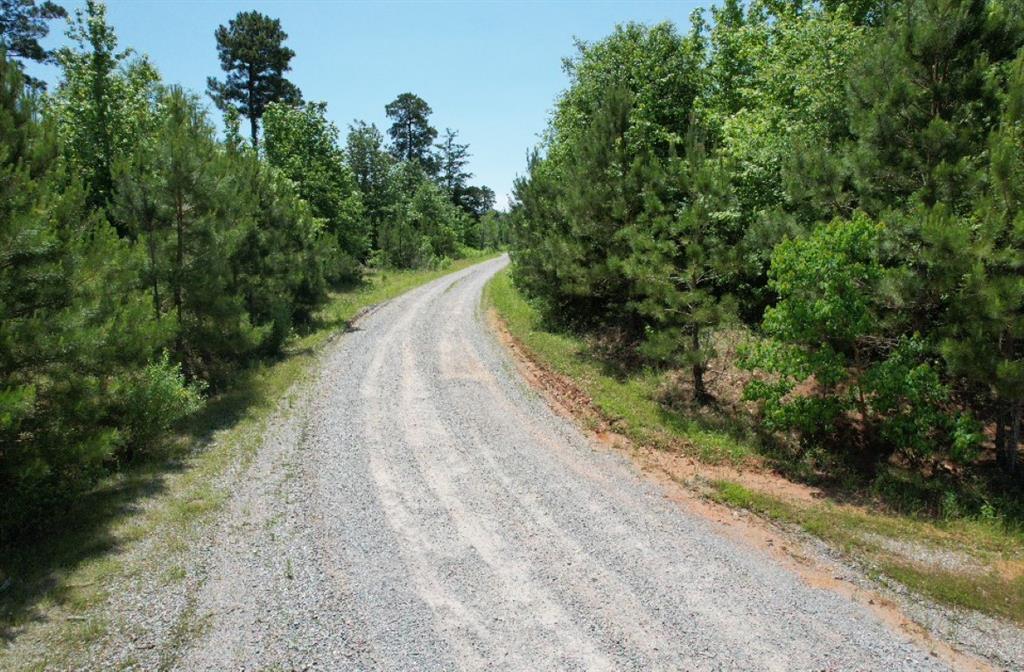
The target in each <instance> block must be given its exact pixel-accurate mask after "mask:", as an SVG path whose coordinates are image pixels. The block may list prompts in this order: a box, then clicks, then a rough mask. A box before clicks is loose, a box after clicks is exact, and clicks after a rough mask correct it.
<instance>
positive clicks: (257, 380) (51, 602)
mask: <svg viewBox="0 0 1024 672" xmlns="http://www.w3.org/2000/svg"><path fill="white" fill-rule="evenodd" d="M493 256H494V254H493V253H479V254H477V255H475V256H472V257H469V258H466V259H460V260H458V261H456V262H453V263H452V264H451V265H449V266H448V267H447V268H444V269H441V270H431V271H385V272H375V273H373V274H372V275H370V276H369V277H368V278H367V281H366V282H365V283H364V284H363V285H361V286H359V287H357V288H355V289H352V290H350V291H344V292H337V293H334V294H333V295H332V296H331V299H330V302H329V303H328V304H327V305H326V306H325V307H324V309H323V310H322V311H321V313H320V314H319V315H318V319H317V321H316V323H315V325H314V327H313V328H312V329H310V331H309V332H308V333H305V334H301V335H296V336H295V337H294V338H293V339H292V340H291V342H290V343H289V344H288V346H287V348H286V350H285V353H284V355H283V356H282V357H280V358H279V359H277V360H275V361H273V362H267V363H263V364H259V365H256V366H253V367H251V368H250V369H248V370H246V371H245V372H244V373H243V374H241V375H240V376H239V377H238V379H237V380H236V381H235V383H234V384H233V385H232V387H231V389H230V390H229V391H227V392H225V393H223V394H221V395H219V396H217V397H215V398H213V399H211V400H209V402H208V404H207V405H206V408H205V409H204V410H203V411H202V412H201V413H200V414H198V415H197V416H196V417H193V418H191V419H190V420H189V421H188V422H187V423H186V425H185V426H183V427H182V428H181V432H180V434H179V435H178V436H177V437H176V438H175V440H173V441H170V442H168V444H167V445H166V446H165V447H164V448H163V450H162V452H161V453H160V454H158V455H152V456H151V457H150V459H147V460H145V461H140V463H139V464H136V465H132V466H130V467H128V468H126V469H124V470H122V471H120V472H119V473H117V474H115V475H113V476H111V477H109V478H107V479H105V480H104V481H102V482H101V483H100V484H99V485H98V486H97V487H96V488H95V489H93V490H92V491H91V492H90V493H88V495H87V496H85V497H84V498H82V500H81V501H79V502H78V503H77V505H76V506H75V507H74V509H73V510H72V511H70V512H69V513H68V515H67V516H66V517H65V518H64V519H63V520H61V521H60V523H59V526H58V525H54V527H53V529H51V530H48V531H45V532H41V533H40V534H39V536H38V538H37V539H35V540H32V541H31V542H25V541H22V542H21V543H19V544H18V545H17V546H14V547H10V548H5V549H0V550H2V553H0V586H2V588H0V647H2V648H0V669H17V670H26V669H52V668H65V667H69V664H68V663H69V662H71V657H72V656H73V655H74V654H75V653H76V652H79V653H80V652H81V651H82V650H84V649H85V647H88V646H89V645H90V644H92V643H93V642H96V641H99V640H101V639H102V638H103V636H104V635H105V634H106V632H107V629H108V627H110V624H109V623H107V622H105V621H104V619H103V617H102V615H100V613H99V612H101V611H102V610H100V609H96V607H98V606H100V605H102V604H103V603H104V602H105V600H106V598H107V595H108V592H107V591H108V587H109V586H110V584H111V583H112V582H113V581H114V580H115V579H118V578H124V577H131V576H138V575H147V576H146V578H147V580H150V581H155V582H166V583H170V582H175V581H181V580H183V579H184V578H185V576H186V574H187V571H186V568H185V567H184V566H182V559H183V558H186V557H187V550H188V549H189V547H190V544H191V543H192V542H193V541H194V540H195V538H196V537H197V535H198V534H199V531H200V530H201V529H202V523H203V522H204V521H208V520H209V519H210V518H211V517H212V516H213V515H214V513H215V512H216V511H217V510H218V509H219V508H220V506H221V505H222V504H223V503H224V501H225V500H226V499H227V496H228V493H227V492H225V491H223V489H221V488H218V487H217V485H216V483H217V481H218V477H219V476H220V475H221V474H223V473H225V470H226V469H228V468H229V467H230V466H231V465H234V464H237V463H239V462H240V461H241V462H243V463H244V462H245V461H246V460H248V459H249V458H250V457H251V455H252V454H253V453H254V451H255V450H256V449H257V448H258V447H259V445H260V440H261V438H262V435H263V429H264V427H265V424H266V422H267V420H268V419H269V418H270V416H271V415H272V413H273V411H274V410H275V409H276V408H277V407H278V405H279V404H280V403H281V402H282V400H283V399H287V397H286V395H287V394H288V391H289V390H294V389H298V388H297V384H300V383H302V382H303V381H304V380H305V379H307V378H308V374H309V372H310V370H311V368H312V367H313V365H314V364H315V362H316V359H317V355H318V353H319V351H320V349H321V348H322V346H323V345H324V344H325V343H326V342H327V341H328V340H330V338H331V337H333V336H334V335H335V334H338V333H339V332H341V331H343V330H344V329H345V328H346V327H347V325H348V324H349V322H350V321H351V320H352V319H353V318H354V317H355V316H356V315H357V314H358V313H359V312H360V311H361V310H363V309H364V308H366V307H368V306H371V305H373V304H376V303H380V302H382V301H386V300H388V299H391V298H393V297H395V296H398V295H399V294H402V293H403V292H405V291H408V290H409V289H412V288H414V287H416V286H418V285H421V284H423V283H426V282H429V281H430V280H434V279H436V278H438V277H441V276H442V275H445V274H447V273H451V272H453V271H456V270H460V269H462V268H465V267H467V266H470V265H472V264H474V263H478V262H480V261H483V260H484V259H487V258H491V257H493ZM139 542H146V543H145V544H144V545H145V546H146V550H145V552H144V553H142V554H129V553H127V551H128V549H130V548H134V547H136V545H137V544H138V543H139ZM140 555H141V556H144V557H138V556H140Z"/></svg>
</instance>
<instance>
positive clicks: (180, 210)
mask: <svg viewBox="0 0 1024 672" xmlns="http://www.w3.org/2000/svg"><path fill="white" fill-rule="evenodd" d="M174 201H175V202H174V217H175V224H176V228H177V232H178V241H177V243H178V250H177V255H176V260H175V263H176V265H177V267H176V268H175V269H174V308H175V310H176V311H177V313H178V334H179V340H180V334H181V325H182V321H181V316H182V307H181V304H182V297H181V278H182V275H183V273H184V265H185V208H184V205H183V204H182V202H181V195H180V194H179V195H178V196H177V197H176V198H175V199H174Z"/></svg>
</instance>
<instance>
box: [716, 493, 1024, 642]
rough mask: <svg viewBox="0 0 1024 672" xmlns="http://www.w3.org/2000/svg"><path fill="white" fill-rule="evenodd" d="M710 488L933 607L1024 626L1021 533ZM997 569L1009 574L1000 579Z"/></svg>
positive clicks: (986, 524)
mask: <svg viewBox="0 0 1024 672" xmlns="http://www.w3.org/2000/svg"><path fill="white" fill-rule="evenodd" d="M711 485H712V491H711V493H710V496H711V498H712V499H714V500H716V501H718V502H720V503H723V504H727V505H729V506H733V507H737V508H742V509H747V510H749V511H752V512H754V513H756V514H758V515H761V516H763V517H765V518H769V519H771V520H774V521H777V522H782V523H787V524H790V525H795V526H798V527H800V528H802V529H803V530H805V531H807V532H810V533H811V534H813V535H815V536H817V537H820V538H822V539H825V540H826V541H828V542H830V543H831V544H832V545H834V546H836V547H838V548H840V549H842V550H843V551H844V552H846V553H847V554H849V555H851V556H853V557H856V558H858V559H859V560H861V561H866V562H867V563H868V565H869V566H870V567H873V568H874V569H875V570H876V571H878V572H880V573H881V574H884V575H885V576H888V577H890V578H892V579H895V580H896V581H899V582H900V583H902V584H904V585H905V586H907V587H908V588H910V589H911V590H914V591H916V592H918V593H920V594H922V595H925V596H927V597H929V598H931V599H933V600H936V601H938V602H941V603H944V604H949V605H953V606H957V607H964V608H968V609H974V610H977V611H980V612H983V613H986V614H990V615H994V616H1000V617H1003V618H1006V619H1009V620H1011V621H1014V622H1016V623H1018V624H1021V625H1024V573H1022V569H1024V538H1022V535H1021V533H1020V531H1019V530H1007V529H1005V528H1004V527H1003V526H1000V525H997V524H993V523H990V522H987V521H977V520H975V521H967V520H959V521H956V522H955V523H954V524H951V525H948V526H944V525H943V524H941V523H937V522H933V521H927V520H917V519H913V518H910V517H906V516H892V515H885V514H880V513H873V512H868V511H863V510H860V509H852V508H849V507H841V506H838V505H835V504H832V503H829V502H825V503H822V504H813V505H805V504H795V503H793V502H790V501H784V500H782V499H780V498H778V497H775V496H772V495H768V494H765V493H762V492H756V491H754V490H751V489H750V488H747V487H745V486H743V485H741V484H739V483H735V482H733V481H724V480H721V481H715V482H713V483H712V484H711ZM885 540H893V541H895V542H899V543H901V544H903V546H906V547H907V549H908V550H906V551H903V550H894V548H893V547H891V546H890V545H888V544H887V543H885ZM908 542H909V546H908V545H907V544H908ZM898 548H899V547H898ZM930 550H931V551H934V550H938V551H946V552H949V553H952V554H955V555H954V556H953V557H960V556H963V557H964V558H965V559H967V560H969V561H971V563H972V564H973V563H976V564H977V567H978V568H987V569H972V568H970V567H961V568H958V569H956V570H951V569H950V568H945V567H936V566H933V565H932V564H930V563H929V562H928V561H927V559H926V558H927V553H928V551H930ZM922 553H923V554H925V558H922V557H921V555H920V554H922ZM997 563H1002V564H1003V566H1004V567H1006V568H1007V570H1006V571H1003V572H1000V571H998V570H997V568H996V564H997Z"/></svg>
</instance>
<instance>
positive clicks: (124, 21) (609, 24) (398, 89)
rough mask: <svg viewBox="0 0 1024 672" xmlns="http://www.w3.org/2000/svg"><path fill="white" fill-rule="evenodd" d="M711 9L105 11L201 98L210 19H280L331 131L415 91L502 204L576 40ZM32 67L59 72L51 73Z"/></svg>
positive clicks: (58, 30)
mask: <svg viewBox="0 0 1024 672" xmlns="http://www.w3.org/2000/svg"><path fill="white" fill-rule="evenodd" d="M58 1H59V2H60V0H58ZM61 4H63V5H64V6H66V7H68V8H69V9H73V8H75V7H80V6H81V5H82V4H84V3H79V2H73V1H71V0H64V1H63V2H61ZM708 4H710V3H703V2H697V1H693V0H687V1H679V2H653V1H652V2H643V1H634V2H390V3H363V2H332V1H328V0H288V1H279V2H235V1H234V0H207V1H184V0H122V1H120V2H119V1H117V0H114V1H111V2H108V10H107V12H108V18H109V20H110V22H111V23H112V24H113V26H114V27H115V29H116V30H117V34H118V37H119V39H120V42H121V45H122V46H129V47H132V48H134V49H135V50H137V51H140V52H143V53H146V54H148V55H149V56H150V58H151V59H152V60H153V62H154V63H155V64H156V66H157V67H158V68H159V70H160V72H161V74H162V75H163V78H164V80H165V81H167V82H172V83H178V84H182V85H183V86H185V87H187V88H190V89H193V90H195V91H199V92H203V91H205V88H206V77H207V76H208V75H218V76H219V75H220V69H219V64H218V61H217V55H216V48H215V44H214V38H213V31H214V30H215V29H216V27H217V26H218V25H220V24H222V23H227V21H228V20H229V19H230V18H232V17H234V16H235V15H236V14H237V13H238V12H239V11H244V10H249V9H257V10H259V11H261V12H263V13H265V14H269V15H270V16H273V17H276V18H279V19H281V23H282V25H283V27H284V29H285V31H286V32H287V33H288V45H289V46H290V47H291V48H292V49H294V50H295V52H296V56H295V58H294V59H293V61H292V73H291V79H292V81H294V82H295V83H296V84H297V85H298V86H299V87H300V88H301V89H302V93H303V95H304V97H305V98H306V99H307V100H323V101H326V102H327V106H328V115H329V116H330V118H331V119H332V120H333V121H334V122H335V123H336V124H337V125H338V126H339V128H341V129H342V132H344V131H345V129H346V128H347V126H348V124H349V123H350V122H351V121H352V120H353V119H365V120H367V121H371V122H375V123H376V124H377V125H378V126H380V127H381V128H385V127H386V125H387V119H386V117H385V116H384V105H385V104H386V103H387V102H389V101H390V100H392V99H393V98H394V97H395V96H396V95H397V94H399V93H402V92H404V91H412V92H413V93H416V94H417V95H419V96H421V97H422V98H424V99H425V100H426V101H427V102H428V103H429V104H430V105H431V107H432V108H433V109H434V115H433V117H432V121H433V124H434V126H436V127H437V128H438V129H439V130H441V131H443V130H444V128H445V127H451V128H453V129H456V130H458V131H459V136H460V139H461V141H462V142H468V143H469V145H470V151H471V152H472V154H473V158H472V160H471V166H470V167H471V169H472V171H473V172H474V173H475V175H476V176H475V178H474V182H476V183H482V184H486V185H488V186H490V187H491V188H492V189H494V190H495V192H496V193H497V194H498V205H499V207H501V206H504V203H505V195H506V194H507V193H508V192H509V191H510V190H511V187H512V180H513V179H514V178H515V176H516V174H518V173H521V172H522V170H523V168H524V166H525V157H526V151H527V149H528V148H529V147H532V146H533V145H535V144H536V142H537V138H538V135H539V134H540V133H541V132H542V131H543V130H544V127H545V125H546V123H547V119H548V115H549V113H550V110H551V107H552V104H553V101H554V100H555V98H556V96H557V95H558V93H559V92H560V91H561V90H563V89H564V88H565V86H566V79H565V75H564V74H563V73H562V70H561V61H562V58H563V57H564V56H568V55H570V54H572V53H573V37H574V36H576V37H580V38H582V39H584V40H596V39H600V38H601V37H603V36H605V35H607V34H608V33H610V32H611V30H612V29H613V28H614V26H615V24H616V23H624V22H627V21H639V22H643V23H657V22H659V21H662V20H666V19H667V20H671V21H673V22H675V23H676V25H677V26H678V27H679V28H680V30H685V29H686V27H687V26H688V24H689V21H688V17H689V15H690V12H691V11H692V10H693V9H694V8H695V7H698V6H707V5H708ZM63 32H64V26H63V25H61V24H59V23H55V24H54V27H53V29H52V30H51V35H50V38H48V39H47V43H48V44H49V45H50V46H54V45H57V44H60V43H62V42H63V41H64V40H63ZM30 70H31V72H32V73H33V74H34V75H35V76H37V77H42V78H43V79H46V80H48V81H51V82H53V81H55V79H56V77H57V72H56V69H54V68H52V67H38V66H36V67H32V68H31V69H30ZM211 107H212V106H211ZM218 116H219V115H218Z"/></svg>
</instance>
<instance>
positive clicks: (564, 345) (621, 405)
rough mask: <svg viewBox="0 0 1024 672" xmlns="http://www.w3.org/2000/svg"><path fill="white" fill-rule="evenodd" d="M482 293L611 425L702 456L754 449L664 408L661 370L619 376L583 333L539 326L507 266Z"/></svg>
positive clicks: (745, 456)
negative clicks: (659, 397) (593, 351)
mask: <svg viewBox="0 0 1024 672" xmlns="http://www.w3.org/2000/svg"><path fill="white" fill-rule="evenodd" d="M484 294H485V300H486V301H487V302H488V304H489V305H490V306H492V307H493V308H494V309H495V310H497V312H498V314H499V315H501V317H502V318H503V319H504V321H505V323H506V325H507V327H508V330H509V332H510V333H511V334H512V335H513V336H514V337H515V338H516V339H518V340H519V341H520V342H521V343H522V344H523V345H524V346H526V348H528V349H529V350H530V352H532V353H533V354H534V355H535V356H536V357H537V358H538V359H539V360H540V361H541V362H543V363H544V365H545V366H548V367H550V368H551V369H552V370H554V371H556V372H558V373H560V374H562V375H565V376H568V377H569V378H571V379H572V380H573V381H574V382H575V383H576V384H577V385H578V386H579V387H580V389H581V390H583V392H585V393H586V394H587V395H588V396H589V397H590V398H591V400H592V401H593V404H594V406H595V407H596V408H597V410H598V411H599V412H600V414H601V415H602V416H603V417H604V418H605V419H606V420H608V421H609V422H610V423H611V425H612V426H613V427H614V429H615V430H616V431H618V432H621V433H622V434H624V435H625V436H627V437H629V438H630V439H632V440H634V441H638V442H640V443H644V444H647V445H654V446H658V447H669V446H677V447H681V448H683V449H685V450H687V451H689V452H693V453H694V454H695V456H696V457H699V458H700V459H701V460H703V461H705V462H711V463H718V462H728V463H732V464H743V463H745V462H746V461H748V460H749V459H750V457H751V456H753V455H754V453H755V450H754V447H753V446H752V445H751V444H750V443H749V442H747V441H744V440H742V439H738V438H736V436H734V433H732V432H728V431H723V430H717V429H714V428H710V427H707V426H705V424H704V423H702V422H699V421H697V420H694V419H691V418H686V417H684V416H683V415H680V414H678V413H672V412H668V411H666V410H665V408H664V407H663V406H662V405H661V404H660V403H658V401H657V391H658V389H659V387H660V386H661V385H662V384H663V382H664V376H663V374H662V373H660V372H656V371H652V370H646V371H638V372H634V373H631V374H629V375H626V376H622V375H620V374H618V372H614V371H612V370H611V368H610V367H609V366H607V364H606V363H604V362H601V361H600V360H598V359H597V358H595V357H593V356H591V355H590V354H589V353H588V349H587V344H586V342H585V341H584V340H583V339H582V338H579V337H576V336H573V335H569V334H564V333H556V332H553V331H549V330H546V329H544V327H543V325H542V322H541V316H540V314H539V313H538V312H537V310H536V309H535V308H534V307H533V306H531V305H530V304H529V303H527V302H526V300H524V299H523V297H522V295H520V294H519V292H518V291H516V289H515V287H514V286H513V285H512V281H511V277H510V275H509V272H508V270H507V269H506V270H504V271H502V272H500V273H498V274H497V275H496V276H495V277H494V278H493V279H492V280H491V281H490V282H489V283H488V285H487V287H486V289H485V290H484Z"/></svg>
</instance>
